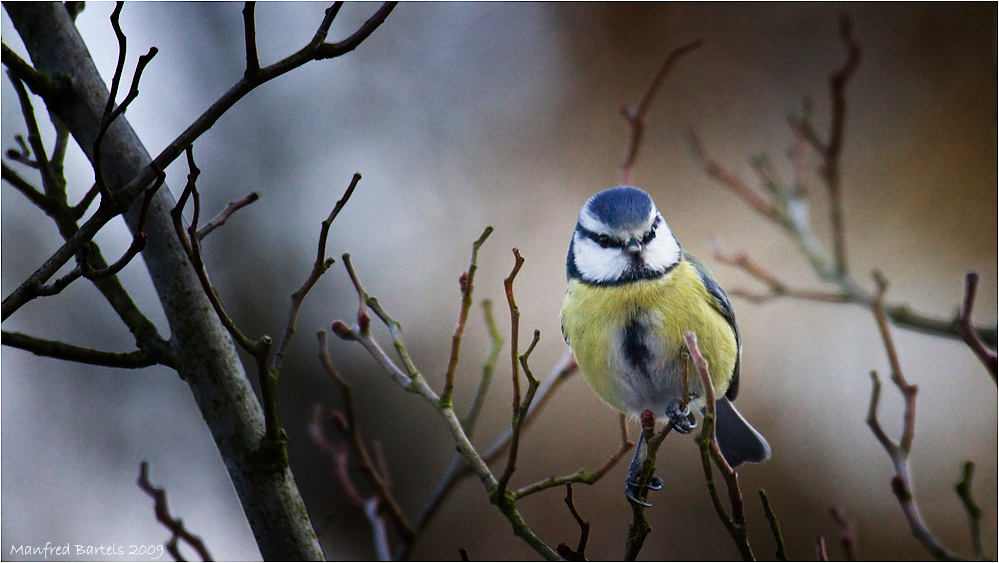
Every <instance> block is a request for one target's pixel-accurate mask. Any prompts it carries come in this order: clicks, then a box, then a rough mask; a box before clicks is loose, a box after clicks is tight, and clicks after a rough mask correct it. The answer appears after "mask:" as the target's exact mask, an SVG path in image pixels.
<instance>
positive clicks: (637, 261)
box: [566, 186, 680, 285]
mask: <svg viewBox="0 0 999 563" xmlns="http://www.w3.org/2000/svg"><path fill="white" fill-rule="evenodd" d="M679 261H680V245H679V244H678V243H677V242H676V238H675V237H673V233H672V232H671V231H670V230H669V227H668V226H667V225H666V221H665V220H664V219H663V216H662V214H660V213H659V210H658V209H656V205H655V203H653V202H652V198H651V197H650V196H649V194H647V193H645V192H644V191H642V190H640V189H638V188H632V187H627V186H623V187H617V188H611V189H609V190H604V191H602V192H600V193H598V194H596V195H594V196H593V197H591V198H590V200H589V201H587V202H586V205H584V206H583V209H582V210H581V211H580V212H579V221H578V222H577V223H576V231H575V232H574V233H573V235H572V243H571V244H570V245H569V256H568V259H567V261H566V269H567V275H568V277H569V278H570V279H573V278H577V279H580V280H582V281H584V282H587V283H592V284H601V285H613V284H619V283H628V282H633V281H638V280H643V279H653V278H657V277H659V276H662V275H663V274H665V273H666V272H668V271H669V270H670V268H672V267H673V266H674V265H676V264H677V262H679Z"/></svg>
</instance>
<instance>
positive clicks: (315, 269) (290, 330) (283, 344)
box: [198, 173, 361, 376]
mask: <svg viewBox="0 0 999 563" xmlns="http://www.w3.org/2000/svg"><path fill="white" fill-rule="evenodd" d="M360 181H361V175H360V174H357V173H355V174H354V176H353V178H351V180H350V184H349V185H348V186H347V190H346V191H345V192H344V194H343V197H341V198H340V199H339V201H337V202H336V205H334V206H333V210H332V211H330V214H329V216H328V217H327V218H326V220H325V221H323V222H322V226H321V227H320V229H319V243H318V246H317V249H316V261H315V263H314V264H313V266H312V271H311V272H309V275H308V277H307V278H306V279H305V281H304V282H303V283H302V286H301V287H299V288H298V289H297V290H296V291H295V292H294V293H292V294H291V306H290V308H289V310H288V322H287V323H285V329H284V333H283V334H282V335H281V341H280V342H279V343H278V347H277V352H275V353H274V359H273V360H272V361H271V372H272V373H274V374H275V376H277V375H278V374H280V373H281V368H282V367H283V365H284V358H285V355H286V354H287V353H288V348H289V347H290V346H291V339H292V337H293V336H294V335H295V325H296V323H297V321H298V312H299V310H300V309H301V308H302V303H304V302H305V296H306V295H308V293H309V291H310V290H311V289H312V287H313V286H315V285H316V282H318V281H319V278H320V277H322V275H323V274H325V273H326V271H327V270H329V269H330V266H332V265H333V258H327V257H326V244H327V241H328V240H329V234H330V226H331V225H332V224H333V221H334V220H335V219H336V218H337V216H338V215H339V214H340V211H341V210H342V209H343V207H344V206H345V205H346V204H347V200H349V199H350V196H351V194H353V193H354V189H355V188H356V187H357V183H358V182H360ZM250 195H251V196H252V195H256V192H254V193H253V194H250ZM251 201H252V200H251ZM233 205H234V204H232V203H230V204H229V207H230V208H231V207H233ZM227 209H228V208H227ZM237 209H238V208H237ZM223 222H225V220H224V219H223ZM198 233H199V234H198V236H199V237H200V236H202V235H201V234H200V231H199V232H198Z"/></svg>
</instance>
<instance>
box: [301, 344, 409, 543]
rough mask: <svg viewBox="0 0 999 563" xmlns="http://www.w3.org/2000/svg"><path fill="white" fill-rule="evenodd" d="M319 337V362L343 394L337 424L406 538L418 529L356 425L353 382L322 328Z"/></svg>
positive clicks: (363, 470) (362, 469) (366, 475)
mask: <svg viewBox="0 0 999 563" xmlns="http://www.w3.org/2000/svg"><path fill="white" fill-rule="evenodd" d="M316 338H318V340H319V361H320V363H322V365H323V369H325V370H326V373H327V374H329V376H330V378H331V379H333V381H334V382H335V383H336V384H337V387H339V388H340V393H341V394H342V395H343V401H344V413H345V416H344V417H343V418H342V419H340V420H337V421H336V422H337V426H338V427H339V429H340V431H341V432H342V433H343V434H344V435H345V437H346V438H347V440H348V441H349V442H350V445H351V447H352V448H353V450H354V455H356V456H357V457H358V460H359V461H360V468H361V471H362V472H363V473H364V475H365V477H367V478H368V481H370V482H371V485H372V486H373V487H374V488H375V491H376V494H377V496H378V498H379V499H381V501H382V502H383V503H384V506H386V507H387V508H388V510H389V514H390V515H391V517H392V520H393V522H394V523H395V525H396V528H397V530H398V531H399V533H400V534H402V535H403V536H404V537H411V536H414V535H416V531H415V530H414V529H413V526H412V525H411V524H410V523H409V519H408V518H406V515H405V513H404V512H403V510H402V507H401V506H400V505H399V502H398V501H397V500H396V498H395V495H393V494H392V491H391V490H390V489H389V487H388V485H387V483H386V482H385V479H384V478H383V474H381V473H379V472H378V471H377V470H376V468H375V464H374V462H373V460H372V457H371V455H370V454H369V453H368V448H367V446H366V445H365V443H364V438H363V437H362V436H361V431H360V427H359V426H358V424H357V410H356V407H355V404H354V389H353V387H352V386H351V385H350V383H348V382H347V380H346V379H344V378H343V376H341V375H340V373H339V372H338V371H337V369H336V367H335V366H334V365H333V361H332V360H331V359H330V355H329V348H328V346H327V344H326V332H325V331H322V330H321V331H319V332H318V333H316ZM317 408H321V407H317ZM341 420H342V422H341Z"/></svg>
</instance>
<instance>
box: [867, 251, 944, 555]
mask: <svg viewBox="0 0 999 563" xmlns="http://www.w3.org/2000/svg"><path fill="white" fill-rule="evenodd" d="M874 279H875V281H876V282H877V285H878V292H877V294H876V295H875V298H874V302H873V304H872V305H871V310H872V312H873V313H874V319H875V321H876V322H877V325H878V331H879V332H880V333H881V339H882V341H883V342H884V346H885V351H886V352H887V354H888V363H889V365H890V366H891V380H892V382H893V383H894V384H895V386H896V387H898V390H899V391H900V392H901V393H902V396H903V398H904V399H905V411H904V413H903V415H902V436H901V438H900V439H899V441H898V442H897V443H896V442H894V441H893V440H892V439H891V438H889V437H888V434H887V433H885V431H884V429H883V428H882V427H881V423H880V422H879V421H878V403H879V401H880V398H881V382H880V380H879V379H878V374H877V372H875V371H872V372H871V381H872V388H871V402H870V406H869V408H868V411H867V425H868V426H869V427H870V428H871V432H872V433H874V437H875V438H877V440H878V442H880V443H881V446H882V447H883V448H884V449H885V452H887V453H888V457H889V459H890V460H891V463H892V466H893V467H894V468H895V475H894V476H893V477H892V480H891V488H892V492H893V493H895V497H896V498H897V499H898V502H899V505H901V507H902V512H903V513H904V514H905V518H906V520H908V522H909V527H910V528H911V529H912V535H913V537H914V538H916V540H918V541H919V543H921V544H922V545H923V547H924V548H925V549H926V551H928V552H929V553H930V554H931V555H932V556H933V557H935V558H936V559H937V560H940V561H956V560H958V557H957V556H956V555H955V554H953V553H951V552H950V551H949V550H947V548H945V547H944V546H943V545H942V544H941V543H940V541H939V540H938V539H937V538H936V537H934V536H933V534H932V533H931V532H930V530H929V528H928V527H927V526H926V522H924V521H923V517H922V515H921V514H920V513H919V506H918V505H917V504H916V499H915V498H914V497H913V495H912V485H911V478H910V476H909V475H910V471H909V451H910V449H911V448H912V440H913V438H914V437H915V433H916V392H917V391H918V389H917V388H916V386H915V385H912V384H910V383H909V382H908V381H906V379H905V376H903V375H902V368H901V365H900V363H899V359H898V353H897V352H896V350H895V343H894V341H893V340H892V337H891V331H890V330H889V329H888V319H887V317H886V315H885V312H884V306H883V305H882V299H883V297H884V293H885V291H886V290H887V289H888V282H887V280H885V279H884V277H883V276H882V275H881V274H880V272H878V271H877V270H875V272H874Z"/></svg>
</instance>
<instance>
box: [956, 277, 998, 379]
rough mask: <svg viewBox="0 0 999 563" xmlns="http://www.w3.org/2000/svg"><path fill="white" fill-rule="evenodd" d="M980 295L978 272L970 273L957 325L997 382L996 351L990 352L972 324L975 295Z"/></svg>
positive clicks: (966, 279) (965, 283)
mask: <svg viewBox="0 0 999 563" xmlns="http://www.w3.org/2000/svg"><path fill="white" fill-rule="evenodd" d="M977 293H978V272H968V273H967V274H966V275H965V276H964V300H963V301H962V303H961V311H960V312H959V313H958V315H957V321H956V324H957V326H958V329H959V330H960V331H961V337H962V338H964V342H965V343H966V344H967V345H968V347H969V348H971V351H972V352H974V353H975V355H976V356H978V359H979V360H981V362H982V364H983V365H984V366H985V369H987V370H989V373H990V374H991V375H992V381H993V382H996V351H995V350H990V349H989V348H988V347H987V346H986V345H985V342H984V341H983V340H982V337H981V335H980V334H979V332H978V331H977V330H975V327H974V325H973V324H972V323H971V313H972V310H973V309H974V308H975V295H977Z"/></svg>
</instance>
